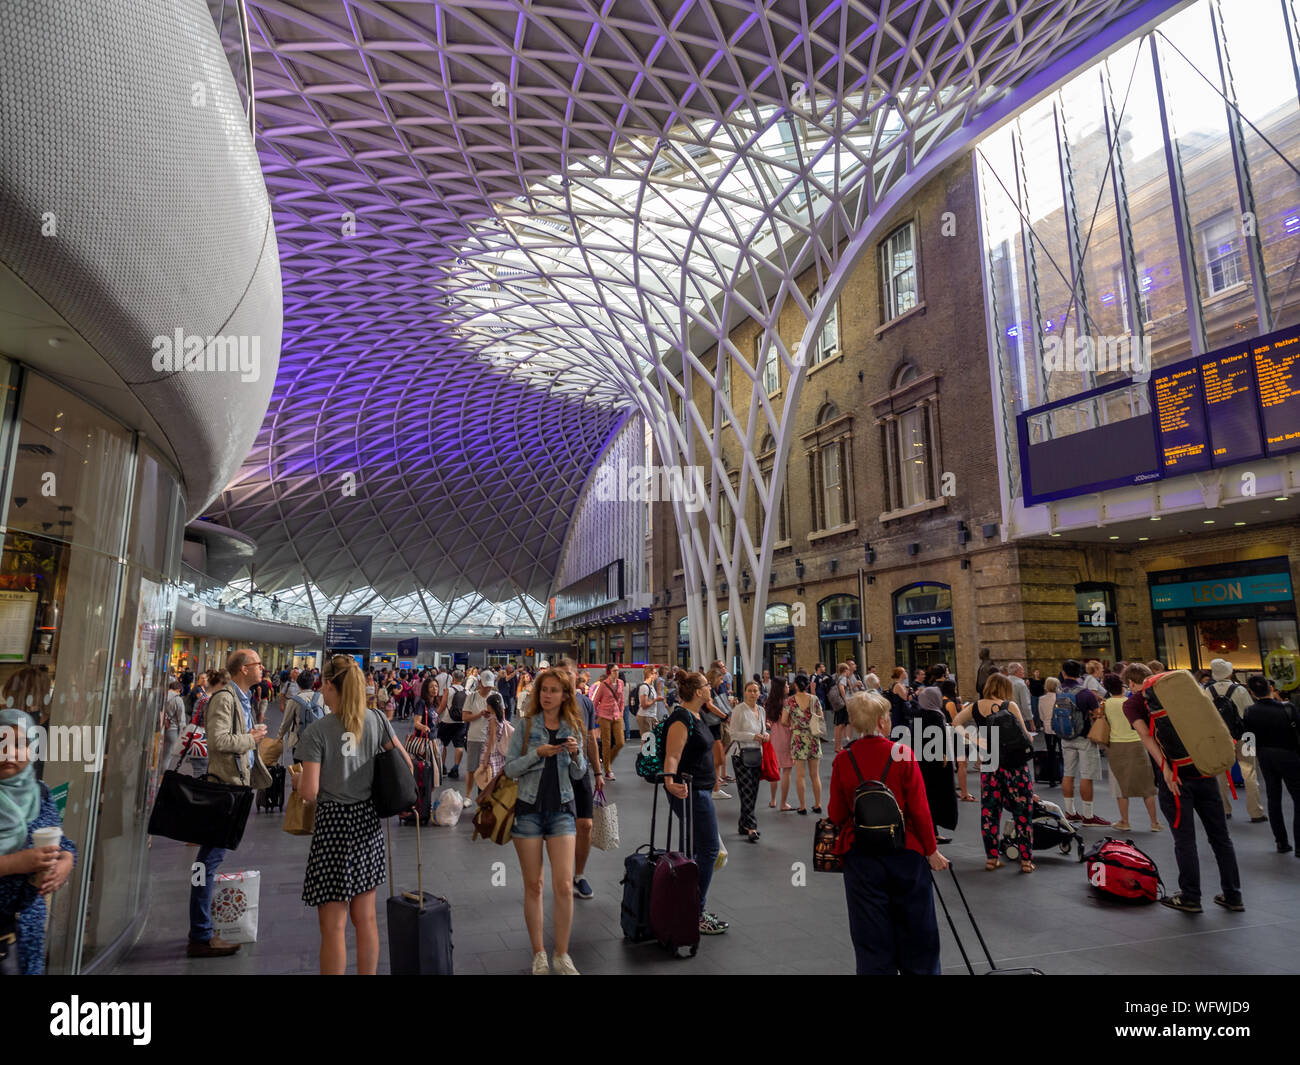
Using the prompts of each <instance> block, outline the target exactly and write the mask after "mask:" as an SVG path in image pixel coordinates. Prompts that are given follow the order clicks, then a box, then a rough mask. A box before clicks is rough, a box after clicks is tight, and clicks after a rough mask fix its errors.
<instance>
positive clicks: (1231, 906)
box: [1214, 895, 1246, 913]
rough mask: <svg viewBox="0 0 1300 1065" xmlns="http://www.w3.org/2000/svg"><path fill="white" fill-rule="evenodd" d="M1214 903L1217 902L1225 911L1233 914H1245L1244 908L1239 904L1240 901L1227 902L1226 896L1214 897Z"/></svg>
mask: <svg viewBox="0 0 1300 1065" xmlns="http://www.w3.org/2000/svg"><path fill="white" fill-rule="evenodd" d="M1214 901H1215V902H1217V903H1218V904H1219V905H1220V906H1222V907H1223V908H1224V909H1225V910H1231V911H1232V912H1233V913H1245V912H1246V907H1245V905H1244V904H1243V903H1242V902H1241V900H1240V899H1238V900H1237V901H1236V902H1229V901H1228V896H1227V895H1215V896H1214Z"/></svg>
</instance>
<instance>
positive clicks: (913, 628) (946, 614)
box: [894, 610, 952, 632]
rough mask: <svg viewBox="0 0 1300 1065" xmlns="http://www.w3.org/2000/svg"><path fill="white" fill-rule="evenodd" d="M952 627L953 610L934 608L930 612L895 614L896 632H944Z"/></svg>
mask: <svg viewBox="0 0 1300 1065" xmlns="http://www.w3.org/2000/svg"><path fill="white" fill-rule="evenodd" d="M951 628H952V611H951V610H932V611H930V612H929V613H928V614H895V615H894V631H895V632H942V631H943V630H944V629H951Z"/></svg>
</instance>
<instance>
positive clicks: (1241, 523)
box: [1232, 521, 1246, 525]
mask: <svg viewBox="0 0 1300 1065" xmlns="http://www.w3.org/2000/svg"><path fill="white" fill-rule="evenodd" d="M1232 524H1233V525H1245V524H1246V523H1245V522H1244V521H1234V522H1233V523H1232Z"/></svg>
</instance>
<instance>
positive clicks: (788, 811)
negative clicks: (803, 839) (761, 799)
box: [781, 805, 794, 814]
mask: <svg viewBox="0 0 1300 1065" xmlns="http://www.w3.org/2000/svg"><path fill="white" fill-rule="evenodd" d="M781 812H782V813H783V814H792V813H794V807H793V806H790V805H786V806H782V807H781Z"/></svg>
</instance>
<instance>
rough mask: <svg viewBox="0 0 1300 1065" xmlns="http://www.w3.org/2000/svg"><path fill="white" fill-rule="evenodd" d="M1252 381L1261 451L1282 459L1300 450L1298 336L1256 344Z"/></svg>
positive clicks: (1292, 335) (1287, 336)
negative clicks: (1256, 393)
mask: <svg viewBox="0 0 1300 1065" xmlns="http://www.w3.org/2000/svg"><path fill="white" fill-rule="evenodd" d="M1252 353H1253V354H1254V356H1255V380H1256V383H1257V387H1258V389H1259V407H1260V415H1261V418H1262V420H1263V432H1264V450H1265V451H1267V452H1268V453H1269V454H1270V455H1281V454H1283V453H1284V452H1287V451H1294V450H1295V449H1296V448H1300V335H1297V333H1296V331H1295V330H1291V331H1290V332H1289V333H1287V334H1284V335H1280V336H1277V335H1275V336H1274V338H1273V339H1272V340H1265V341H1263V342H1262V343H1260V342H1257V343H1256V344H1255V345H1254V347H1253V348H1252Z"/></svg>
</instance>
